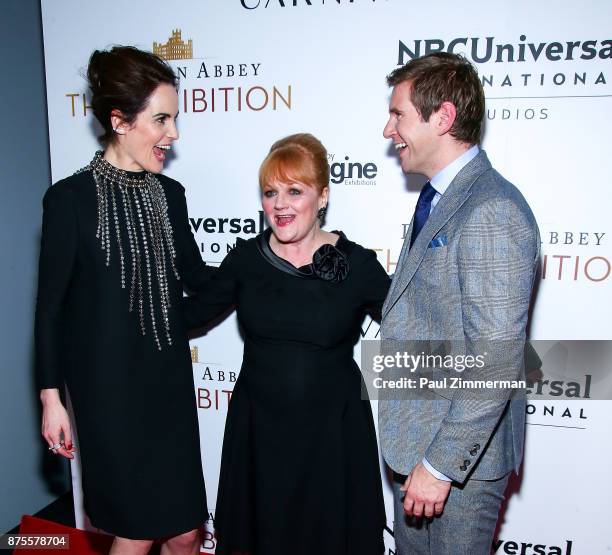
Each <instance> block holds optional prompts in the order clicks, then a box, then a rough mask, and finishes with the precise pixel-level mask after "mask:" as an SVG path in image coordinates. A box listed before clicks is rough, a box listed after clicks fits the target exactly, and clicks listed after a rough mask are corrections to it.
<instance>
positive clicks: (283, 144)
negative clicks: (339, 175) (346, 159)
mask: <svg viewBox="0 0 612 555" xmlns="http://www.w3.org/2000/svg"><path fill="white" fill-rule="evenodd" d="M273 181H283V182H286V183H290V182H300V183H303V184H304V185H310V186H312V187H314V188H315V189H317V191H318V192H319V194H320V193H321V192H322V191H323V189H325V187H329V163H328V162H327V150H325V147H324V146H323V144H322V143H321V141H319V139H317V138H316V137H314V136H313V135H311V134H310V133H296V134H295V135H289V136H288V137H285V138H284V139H280V140H279V141H276V142H275V143H274V144H273V145H272V147H271V148H270V153H269V154H268V156H266V158H265V160H264V161H263V162H262V163H261V167H260V168H259V186H260V187H261V188H262V189H263V188H264V187H265V186H266V185H268V184H269V183H272V182H273Z"/></svg>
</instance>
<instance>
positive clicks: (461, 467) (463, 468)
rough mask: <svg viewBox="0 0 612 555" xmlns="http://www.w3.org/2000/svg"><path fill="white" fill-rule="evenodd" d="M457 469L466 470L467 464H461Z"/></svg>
mask: <svg viewBox="0 0 612 555" xmlns="http://www.w3.org/2000/svg"><path fill="white" fill-rule="evenodd" d="M459 470H463V472H465V471H466V470H467V466H465V465H461V466H460V467H459Z"/></svg>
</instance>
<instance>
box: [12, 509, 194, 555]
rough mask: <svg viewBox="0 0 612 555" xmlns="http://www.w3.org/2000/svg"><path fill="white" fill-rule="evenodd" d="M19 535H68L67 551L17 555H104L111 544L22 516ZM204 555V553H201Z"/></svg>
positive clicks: (97, 536)
mask: <svg viewBox="0 0 612 555" xmlns="http://www.w3.org/2000/svg"><path fill="white" fill-rule="evenodd" d="M19 533H20V534H68V535H69V536H70V540H69V543H70V548H69V549H19V550H18V551H15V553H16V554H17V555H41V554H43V553H55V554H56V555H62V554H67V553H71V554H74V555H106V554H107V553H108V550H109V549H110V546H111V544H112V542H113V538H112V537H111V536H107V535H105V534H97V533H96V532H84V531H83V530H77V529H76V528H71V527H70V526H64V525H62V524H57V523H55V522H51V521H49V520H44V519H42V518H36V517H33V516H28V515H24V516H22V517H21V524H20V525H19ZM159 549H160V547H159V545H154V546H153V548H152V549H151V551H150V553H149V555H159ZM202 553H203V554H204V555H206V554H205V552H202Z"/></svg>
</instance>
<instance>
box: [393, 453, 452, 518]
mask: <svg viewBox="0 0 612 555" xmlns="http://www.w3.org/2000/svg"><path fill="white" fill-rule="evenodd" d="M450 488H451V482H446V481H445V480H438V478H436V477H435V476H433V475H432V474H431V473H430V472H429V471H428V470H427V469H426V468H425V467H424V466H423V464H422V463H419V464H417V465H416V466H415V467H414V468H413V469H412V472H410V474H408V477H407V478H406V481H405V482H404V485H403V486H402V487H401V488H400V490H401V491H404V492H406V495H405V497H404V512H405V513H406V514H407V515H408V516H416V517H422V516H426V517H428V518H431V517H433V516H434V515H436V516H438V515H441V514H442V511H443V510H444V503H446V498H447V497H448V494H449V492H450Z"/></svg>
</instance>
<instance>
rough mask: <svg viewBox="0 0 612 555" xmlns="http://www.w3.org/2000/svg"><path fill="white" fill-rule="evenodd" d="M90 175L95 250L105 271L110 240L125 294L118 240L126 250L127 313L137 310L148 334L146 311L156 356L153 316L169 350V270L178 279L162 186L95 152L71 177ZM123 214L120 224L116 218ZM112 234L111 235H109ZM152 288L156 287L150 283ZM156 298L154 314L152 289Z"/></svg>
mask: <svg viewBox="0 0 612 555" xmlns="http://www.w3.org/2000/svg"><path fill="white" fill-rule="evenodd" d="M88 170H91V171H92V172H93V177H94V181H95V182H96V194H97V200H98V226H97V230H96V237H97V238H98V239H99V240H100V248H101V249H102V250H103V251H104V253H105V255H106V266H110V261H111V252H113V251H114V250H115V249H113V248H112V243H113V240H112V237H111V235H113V234H114V236H115V243H116V253H114V254H115V256H118V258H119V264H120V269H121V288H122V289H125V288H126V282H127V270H126V260H125V259H126V258H127V256H126V255H125V254H124V252H123V244H122V241H121V238H122V237H125V238H126V239H127V244H128V245H129V250H130V252H129V264H128V266H129V267H130V276H129V279H130V286H129V287H130V302H129V311H130V312H132V311H133V310H134V305H135V304H138V311H139V315H140V331H141V332H142V335H146V334H147V329H146V327H147V326H146V324H145V305H148V308H149V310H148V312H150V314H151V323H150V327H151V332H152V335H153V338H154V340H155V343H156V345H157V348H158V349H159V350H160V351H161V348H162V342H161V341H160V338H159V335H160V332H159V331H158V324H157V318H156V312H160V313H161V316H162V319H163V328H164V330H163V331H164V332H165V333H164V335H165V336H166V341H167V343H168V345H172V337H171V334H170V320H169V317H168V309H169V308H170V307H171V302H170V290H169V287H168V273H169V271H168V268H169V267H170V268H171V271H172V273H173V274H174V277H175V278H176V279H177V280H178V279H180V277H179V273H178V271H177V269H176V265H175V259H176V250H175V248H174V239H173V233H172V225H171V224H170V218H169V217H168V203H167V201H166V195H165V194H164V189H163V187H162V184H161V183H160V182H159V180H158V179H157V177H156V176H155V175H154V174H152V173H149V172H142V176H141V175H138V176H133V175H130V174H129V173H128V172H126V171H124V170H120V169H118V168H115V167H114V166H113V165H111V164H110V163H109V162H107V161H106V160H105V159H104V158H103V152H102V151H98V152H96V154H95V156H94V159H93V160H92V161H91V162H90V164H89V165H88V166H86V167H84V168H83V169H81V170H79V171H78V172H76V173H82V172H85V171H88ZM122 210H123V213H124V215H125V218H123V219H121V218H120V217H119V212H121V211H122ZM113 229H114V233H111V230H113ZM154 281H155V282H156V283H155V284H154V283H153V282H154ZM154 288H156V289H157V291H158V297H159V304H160V306H159V308H156V306H155V303H154V295H153V289H154Z"/></svg>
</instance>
